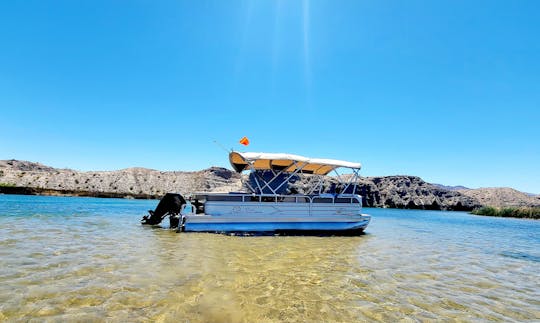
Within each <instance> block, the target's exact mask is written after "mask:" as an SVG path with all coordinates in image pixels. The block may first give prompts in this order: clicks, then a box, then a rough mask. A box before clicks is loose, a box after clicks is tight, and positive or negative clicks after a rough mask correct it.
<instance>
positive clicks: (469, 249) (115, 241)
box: [0, 195, 540, 322]
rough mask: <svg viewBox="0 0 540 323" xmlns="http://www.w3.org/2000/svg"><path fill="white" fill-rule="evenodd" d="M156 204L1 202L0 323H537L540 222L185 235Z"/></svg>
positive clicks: (425, 214)
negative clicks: (146, 220) (168, 225)
mask: <svg viewBox="0 0 540 323" xmlns="http://www.w3.org/2000/svg"><path fill="white" fill-rule="evenodd" d="M156 203H157V202H156V201H133V200H120V199H93V198H65V197H35V196H13V195H11V196H10V195H0V321H28V320H35V321H65V320H70V321H104V320H107V321H165V322H167V321H175V322H280V321H287V322H294V321H300V322H306V321H307V322H314V321H317V322H319V321H328V322H357V321H396V320H403V321H432V320H441V319H446V320H448V321H488V320H490V321H491V320H493V321H505V322H507V321H539V320H540V221H532V220H518V219H500V218H488V217H478V216H472V215H469V214H466V213H455V212H432V211H408V210H385V209H366V212H367V213H371V214H372V215H373V219H372V222H371V224H370V225H369V227H368V229H367V234H366V235H363V236H360V237H234V236H226V235H216V234H196V233H182V234H177V233H174V232H172V231H169V230H163V229H153V228H148V227H142V226H141V225H139V219H140V217H141V215H143V214H144V213H145V212H146V210H147V209H150V208H154V207H155V205H156Z"/></svg>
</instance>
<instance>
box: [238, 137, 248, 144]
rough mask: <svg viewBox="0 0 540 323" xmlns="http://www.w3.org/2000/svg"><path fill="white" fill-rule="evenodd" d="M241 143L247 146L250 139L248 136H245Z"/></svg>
mask: <svg viewBox="0 0 540 323" xmlns="http://www.w3.org/2000/svg"><path fill="white" fill-rule="evenodd" d="M240 143H241V144H242V145H244V146H247V145H249V139H248V138H247V137H243V138H242V139H240Z"/></svg>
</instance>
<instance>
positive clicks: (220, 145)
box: [214, 140, 233, 153]
mask: <svg viewBox="0 0 540 323" xmlns="http://www.w3.org/2000/svg"><path fill="white" fill-rule="evenodd" d="M214 143H215V144H216V145H217V146H218V147H219V148H221V149H223V150H225V151H226V152H227V153H230V152H231V151H233V149H232V148H231V150H230V151H229V150H227V148H225V147H223V145H222V144H221V143H219V142H218V141H217V140H214Z"/></svg>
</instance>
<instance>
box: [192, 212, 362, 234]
mask: <svg viewBox="0 0 540 323" xmlns="http://www.w3.org/2000/svg"><path fill="white" fill-rule="evenodd" d="M370 220H371V217H370V216H369V215H366V214H362V215H354V216H350V215H348V216H335V215H332V216H304V217H286V216H281V217H272V218H268V217H261V216H212V215H199V214H198V215H188V216H186V220H185V223H184V231H186V232H276V231H328V232H347V231H354V232H360V231H363V230H364V229H365V228H366V227H367V225H368V224H369V221H370Z"/></svg>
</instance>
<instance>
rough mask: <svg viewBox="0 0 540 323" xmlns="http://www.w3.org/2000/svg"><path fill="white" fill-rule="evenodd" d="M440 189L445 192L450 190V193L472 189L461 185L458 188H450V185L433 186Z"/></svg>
mask: <svg viewBox="0 0 540 323" xmlns="http://www.w3.org/2000/svg"><path fill="white" fill-rule="evenodd" d="M433 185H435V186H437V187H439V188H442V189H444V190H448V191H459V190H469V189H470V188H468V187H465V186H461V185H458V186H448V185H443V184H433Z"/></svg>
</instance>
